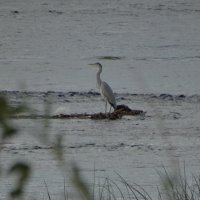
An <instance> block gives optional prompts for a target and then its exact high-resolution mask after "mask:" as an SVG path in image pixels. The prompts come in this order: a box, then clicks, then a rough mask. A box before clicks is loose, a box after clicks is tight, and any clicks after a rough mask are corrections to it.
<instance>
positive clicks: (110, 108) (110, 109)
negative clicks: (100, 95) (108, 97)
mask: <svg viewBox="0 0 200 200" xmlns="http://www.w3.org/2000/svg"><path fill="white" fill-rule="evenodd" d="M109 113H111V105H110V111H109Z"/></svg>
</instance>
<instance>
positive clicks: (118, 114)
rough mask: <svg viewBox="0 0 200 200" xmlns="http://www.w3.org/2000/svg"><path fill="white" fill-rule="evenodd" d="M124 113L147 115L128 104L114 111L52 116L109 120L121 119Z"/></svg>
mask: <svg viewBox="0 0 200 200" xmlns="http://www.w3.org/2000/svg"><path fill="white" fill-rule="evenodd" d="M124 115H132V116H136V115H142V116H144V115H145V112H144V111H142V110H132V109H130V108H129V107H128V106H126V105H118V106H117V108H116V109H115V111H114V112H112V113H94V114H87V113H83V114H59V115H54V116H52V118H53V119H73V118H77V119H94V120H101V119H109V120H116V119H121V118H122V117H123V116H124Z"/></svg>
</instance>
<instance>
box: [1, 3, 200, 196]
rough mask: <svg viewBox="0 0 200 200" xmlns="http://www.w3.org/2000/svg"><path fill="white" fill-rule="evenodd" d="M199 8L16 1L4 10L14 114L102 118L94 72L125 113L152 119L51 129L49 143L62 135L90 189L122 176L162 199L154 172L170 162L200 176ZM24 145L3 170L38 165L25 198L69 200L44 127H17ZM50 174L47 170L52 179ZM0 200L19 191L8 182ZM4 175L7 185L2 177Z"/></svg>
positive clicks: (64, 123) (4, 156) (70, 123)
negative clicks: (16, 164) (43, 138)
mask: <svg viewBox="0 0 200 200" xmlns="http://www.w3.org/2000/svg"><path fill="white" fill-rule="evenodd" d="M199 24H200V2H199V1H197V0H192V1H189V0H188V1H185V0H178V1H173V0H164V1H163V0H162V1H161V0H151V1H149V0H112V1H111V0H102V1H98V0H93V1H89V0H82V1H80V0H71V1H65V0H34V1H33V0H30V1H28V2H27V1H25V0H18V1H13V0H10V1H7V0H1V2H0V94H3V95H5V96H6V97H7V98H8V99H9V102H10V103H11V105H19V104H20V103H21V102H24V101H27V102H29V104H30V106H31V108H32V109H33V110H34V112H36V113H38V114H42V113H44V111H45V105H46V104H47V103H48V104H50V107H51V110H50V111H51V114H52V115H53V114H59V113H79V112H80V113H84V112H87V113H95V112H103V111H104V102H103V101H102V99H101V97H100V95H99V93H98V91H97V89H96V80H95V78H96V77H95V75H96V72H97V69H95V68H92V67H90V66H89V65H88V64H89V63H93V62H101V63H102V65H103V73H102V79H103V80H105V81H107V82H108V83H109V84H110V85H111V87H112V89H113V91H114V93H115V95H116V99H117V103H118V104H125V105H128V106H129V107H130V108H132V109H141V110H144V111H145V112H146V116H145V117H140V116H138V117H129V116H126V117H123V118H122V119H121V120H117V121H109V120H102V121H101V120H100V121H93V120H90V119H88V120H80V119H72V120H59V119H54V120H51V126H50V129H49V134H50V137H53V138H54V137H55V136H56V135H57V134H62V135H63V136H64V139H63V147H64V151H65V157H66V159H67V161H68V162H69V163H70V162H71V161H75V162H77V163H78V165H79V166H80V169H81V173H82V174H83V175H84V177H85V178H86V180H87V181H88V183H89V184H92V183H93V170H94V165H95V166H96V173H97V174H96V176H97V177H96V178H97V182H98V179H100V180H101V179H102V178H104V177H110V178H111V179H113V180H116V179H117V177H116V174H115V172H117V173H119V174H120V175H122V176H123V177H124V178H125V179H126V180H127V181H130V182H131V183H137V184H140V185H141V186H142V187H144V188H145V189H147V190H148V192H149V193H150V194H151V195H152V196H153V199H155V198H156V197H157V193H156V192H155V191H156V187H157V185H160V179H159V176H158V174H157V173H156V171H155V169H156V170H157V169H162V166H163V164H164V165H165V166H166V167H167V168H168V169H170V168H171V167H172V168H173V163H174V162H172V161H174V160H175V161H176V162H180V164H182V163H184V162H185V163H186V168H187V169H188V173H190V172H192V173H196V172H198V171H199V159H200V158H199V155H200V154H199V144H200V139H199V130H200V127H199V118H200V113H199V109H200V105H199V102H200V96H199V95H200V87H199V85H200V79H199V76H200V66H199V64H200V37H199V32H200V26H199ZM12 123H14V124H15V125H16V127H18V128H19V130H20V133H21V134H20V137H19V138H15V140H11V141H8V142H7V143H5V144H2V145H1V148H2V152H1V157H0V160H1V166H2V168H3V169H6V167H7V166H9V164H10V163H12V162H13V161H14V160H17V159H22V160H23V159H24V160H28V161H29V162H30V163H32V162H33V161H34V162H33V163H34V165H33V169H34V174H33V176H32V177H31V180H30V183H29V185H28V187H27V194H26V195H27V199H30V198H36V199H48V197H47V193H46V190H45V187H44V184H43V182H44V180H45V181H46V182H47V184H48V186H49V190H50V191H51V195H52V197H53V198H55V199H58V198H60V199H62V193H63V178H64V177H65V176H66V181H67V183H66V184H67V188H68V190H69V191H71V190H72V184H71V183H70V178H69V174H67V175H66V174H65V175H63V174H62V172H60V170H59V165H58V163H57V162H56V161H55V159H54V158H53V157H52V156H51V151H52V148H51V144H49V146H46V145H44V144H42V143H41V142H40V141H38V140H37V137H35V136H36V135H37V133H38V132H40V131H42V130H43V129H42V119H30V118H27V119H13V120H12ZM47 169H48V170H47ZM2 176H3V177H1V178H2V181H1V183H0V195H1V199H6V198H7V193H8V191H9V190H10V189H11V188H12V187H13V181H14V180H13V179H14V178H13V177H9V178H7V176H6V174H3V175H2ZM4 176H5V177H4Z"/></svg>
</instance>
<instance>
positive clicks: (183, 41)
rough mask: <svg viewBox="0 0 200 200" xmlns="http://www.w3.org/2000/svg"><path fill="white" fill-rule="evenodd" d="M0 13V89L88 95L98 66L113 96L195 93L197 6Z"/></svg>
mask: <svg viewBox="0 0 200 200" xmlns="http://www.w3.org/2000/svg"><path fill="white" fill-rule="evenodd" d="M30 4H31V6H30ZM0 12H1V19H0V23H1V27H2V28H1V31H0V38H1V42H0V65H1V68H0V89H1V90H19V89H21V87H22V86H21V85H22V84H25V85H26V89H27V90H31V91H33V90H34V91H49V90H50V91H72V90H73V91H88V90H91V89H94V88H95V73H96V70H95V69H91V67H89V66H88V63H91V62H96V61H100V62H102V64H103V67H104V69H103V79H105V80H106V81H108V82H109V83H110V84H111V86H112V88H113V89H114V91H116V92H117V93H118V92H124V91H126V92H130V93H170V94H171V93H173V94H177V93H179V94H196V93H198V94H199V93H200V90H199V74H200V67H199V61H200V54H199V52H200V39H199V32H200V26H199V21H200V20H199V19H200V18H199V16H200V3H199V1H182V0H179V1H159V0H152V1H146V0H142V1H141V0H134V1H132V0H131V1H130V0H125V1H116V0H113V1H106V0H104V1H98V0H94V1H92V2H91V1H87V0H85V1H78V0H72V1H68V2H66V1H64V0H59V1H54V0H49V1H45V0H42V1H41V0H40V1H39V0H38V1H31V2H30V1H29V3H27V2H25V1H24V0H20V1H18V2H15V1H3V2H2V5H1V8H0ZM116 58H118V59H116Z"/></svg>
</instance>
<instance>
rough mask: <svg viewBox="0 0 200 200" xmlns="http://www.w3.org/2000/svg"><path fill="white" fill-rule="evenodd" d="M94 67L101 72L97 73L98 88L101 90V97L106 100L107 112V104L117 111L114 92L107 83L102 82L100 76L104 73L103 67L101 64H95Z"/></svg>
mask: <svg viewBox="0 0 200 200" xmlns="http://www.w3.org/2000/svg"><path fill="white" fill-rule="evenodd" d="M92 65H95V66H98V67H99V71H98V72H97V88H98V89H99V91H100V93H101V96H102V97H103V98H104V100H105V102H106V106H105V112H106V110H107V102H108V103H109V104H110V106H112V107H113V109H114V110H115V109H116V107H117V104H116V100H115V96H114V94H113V91H112V89H111V87H110V86H109V85H108V84H107V83H106V82H105V81H102V80H101V77H100V74H101V72H102V65H101V64H100V63H95V64H92Z"/></svg>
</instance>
